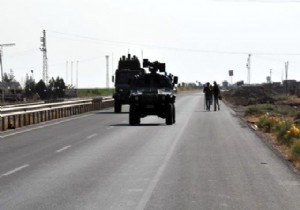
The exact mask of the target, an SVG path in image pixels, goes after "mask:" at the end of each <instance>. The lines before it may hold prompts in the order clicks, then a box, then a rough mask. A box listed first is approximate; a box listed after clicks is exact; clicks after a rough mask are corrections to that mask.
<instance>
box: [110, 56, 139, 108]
mask: <svg viewBox="0 0 300 210" xmlns="http://www.w3.org/2000/svg"><path fill="white" fill-rule="evenodd" d="M139 74H145V70H144V69H143V68H141V65H140V61H139V60H138V58H137V57H136V56H133V57H131V56H130V54H128V57H125V56H122V57H121V58H120V60H119V65H118V69H117V70H116V73H115V79H114V80H115V92H114V94H113V98H114V99H115V105H114V111H115V113H120V112H121V111H122V105H123V104H129V94H130V82H131V80H132V79H133V78H134V76H135V75H139Z"/></svg>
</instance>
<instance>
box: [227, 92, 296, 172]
mask: <svg viewBox="0 0 300 210" xmlns="http://www.w3.org/2000/svg"><path fill="white" fill-rule="evenodd" d="M230 105H231V106H232V108H233V109H234V110H237V111H238V112H240V113H239V116H240V117H241V118H242V119H244V120H245V121H247V122H248V123H249V124H250V125H251V127H252V128H253V129H254V130H256V132H259V133H260V134H262V135H260V136H263V137H264V138H265V139H267V140H268V141H269V142H270V143H271V145H272V146H273V148H275V149H276V150H277V151H278V152H279V153H280V154H281V155H282V156H283V157H284V158H285V159H286V160H288V161H290V162H291V163H292V164H293V165H294V166H295V168H297V169H298V170H299V171H300V98H297V97H294V96H290V97H286V96H279V97H277V98H276V100H274V102H273V103H272V104H270V103H262V104H254V105H247V106H241V105H238V106H237V105H234V104H232V101H231V103H230Z"/></svg>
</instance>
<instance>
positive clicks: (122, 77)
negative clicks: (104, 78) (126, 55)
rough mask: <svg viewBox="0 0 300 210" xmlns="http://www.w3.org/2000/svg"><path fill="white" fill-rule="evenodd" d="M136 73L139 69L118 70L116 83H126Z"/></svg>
mask: <svg viewBox="0 0 300 210" xmlns="http://www.w3.org/2000/svg"><path fill="white" fill-rule="evenodd" d="M138 73H139V71H126V72H118V73H117V74H116V83H117V84H123V85H128V84H129V80H130V79H132V78H133V77H134V76H135V75H137V74H138Z"/></svg>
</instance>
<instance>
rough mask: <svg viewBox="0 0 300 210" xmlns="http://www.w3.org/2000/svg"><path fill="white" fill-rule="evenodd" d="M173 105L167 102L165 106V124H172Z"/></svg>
mask: <svg viewBox="0 0 300 210" xmlns="http://www.w3.org/2000/svg"><path fill="white" fill-rule="evenodd" d="M173 110H174V109H173V106H172V104H168V105H167V107H166V124H167V125H172V124H173Z"/></svg>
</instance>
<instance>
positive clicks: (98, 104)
mask: <svg viewBox="0 0 300 210" xmlns="http://www.w3.org/2000/svg"><path fill="white" fill-rule="evenodd" d="M113 103H114V100H113V99H112V98H109V97H106V98H102V97H100V98H93V99H78V100H68V101H62V102H57V103H37V104H29V105H28V104H22V105H14V106H3V107H0V117H1V122H0V129H1V131H5V130H7V129H12V128H18V127H23V126H27V125H31V124H37V123H40V122H44V121H48V120H52V119H57V118H63V117H68V116H72V115H76V114H82V113H84V112H89V111H95V110H100V109H102V108H107V107H111V106H113Z"/></svg>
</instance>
